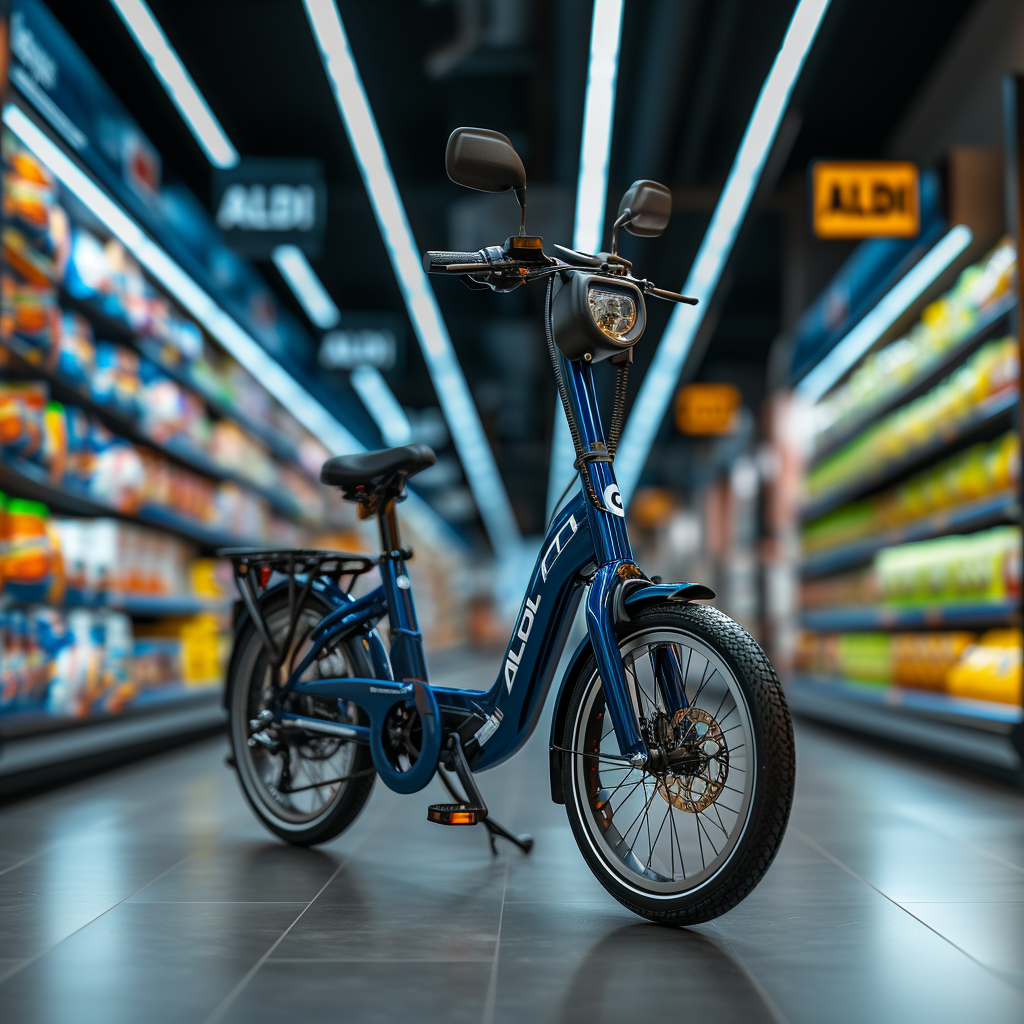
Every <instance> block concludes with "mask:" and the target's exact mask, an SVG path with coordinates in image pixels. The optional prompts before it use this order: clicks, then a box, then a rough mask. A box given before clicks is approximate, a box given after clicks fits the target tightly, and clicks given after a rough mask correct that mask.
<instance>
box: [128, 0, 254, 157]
mask: <svg viewBox="0 0 1024 1024" xmlns="http://www.w3.org/2000/svg"><path fill="white" fill-rule="evenodd" d="M110 2H111V3H112V4H113V5H114V8H115V10H116V11H117V13H118V14H119V15H120V16H121V20H122V21H123V22H124V23H125V25H126V26H127V27H128V31H129V32H131V34H132V35H133V36H134V38H135V42H136V43H137V44H138V46H139V49H140V50H141V51H142V52H143V54H145V57H146V60H148V61H149V64H150V67H152V69H153V71H154V72H156V76H157V78H159V79H160V81H161V83H162V84H163V87H164V89H166V90H167V95H168V96H170V97H171V102H172V103H173V104H174V105H175V106H176V107H177V108H178V111H179V113H180V114H181V116H182V117H183V118H184V119H185V123H186V124H187V125H188V126H189V129H190V130H191V132H192V134H193V135H194V136H195V137H196V141H197V142H198V143H199V145H200V146H202V147H203V152H204V153H206V156H207V158H208V159H209V161H210V163H211V164H213V165H214V166H215V167H234V166H235V164H237V163H238V152H237V151H236V149H235V147H234V146H232V145H231V140H230V139H229V138H228V137H227V135H225V134H224V129H223V128H221V126H220V122H219V121H218V120H217V118H216V117H214V115H213V111H212V110H210V107H209V105H208V104H207V102H206V100H205V99H204V98H203V94H202V93H201V92H200V91H199V90H198V89H197V88H196V83H195V82H193V81H192V76H191V75H190V74H189V73H188V71H186V70H185V65H184V64H182V63H181V59H180V58H179V57H178V55H177V53H175V51H174V47H173V46H171V44H170V42H168V40H167V36H166V35H164V30H163V29H162V28H161V27H160V23H159V22H158V21H157V20H156V18H154V17H153V12H152V11H151V10H150V9H149V7H148V5H147V4H146V3H145V0H110Z"/></svg>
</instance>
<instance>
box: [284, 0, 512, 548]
mask: <svg viewBox="0 0 1024 1024" xmlns="http://www.w3.org/2000/svg"><path fill="white" fill-rule="evenodd" d="M303 3H304V5H305V8H306V15H307V17H308V18H309V23H310V26H311V27H312V29H313V35H314V36H315V37H316V41H317V45H318V47H319V49H320V56H321V58H322V60H323V64H324V70H325V71H326V73H327V77H328V79H329V81H330V83H331V86H332V88H333V91H334V98H335V100H336V101H337V104H338V110H339V111H340V113H341V119H342V122H343V123H344V125H345V131H346V133H347V134H348V139H349V143H350V144H351V146H352V152H353V154H354V155H355V158H356V163H357V164H358V166H359V172H360V174H361V175H362V178H363V184H364V185H365V187H366V192H367V195H368V196H369V199H370V205H371V206H372V207H373V212H374V215H375V216H376V218H377V225H378V227H379V228H380V233H381V237H382V238H383V240H384V245H385V248H386V249H387V252H388V256H389V257H390V259H391V265H392V267H393V268H394V272H395V277H396V278H397V280H398V286H399V288H400V289H401V292H402V296H403V298H404V299H405V305H406V309H407V311H408V314H409V319H410V320H411V321H412V325H413V328H414V330H415V332H416V336H417V338H418V339H419V343H420V347H421V349H422V350H423V357H424V360H425V361H426V364H427V369H428V370H429V372H430V377H431V380H432V381H433V384H434V390H435V391H436V393H437V397H438V401H439V402H440V403H441V407H442V409H443V410H444V414H445V418H446V419H447V421H448V426H449V429H450V431H451V435H452V440H453V441H454V443H455V447H456V450H457V451H458V453H459V458H460V459H461V460H462V466H463V469H464V470H465V473H466V479H467V481H468V482H469V486H470V488H471V489H472V491H473V498H474V499H475V501H476V504H477V508H478V509H479V510H480V517H481V519H482V520H483V523H484V527H485V528H486V530H487V535H488V537H489V538H490V541H491V545H492V546H493V547H494V550H495V551H496V552H498V553H499V554H502V555H514V554H516V553H518V551H519V544H520V534H519V524H518V523H517V521H516V517H515V514H514V513H513V511H512V504H511V502H510V501H509V498H508V493H507V492H506V490H505V485H504V483H503V481H502V479H501V474H500V473H499V472H498V466H497V463H496V462H495V460H494V453H493V452H492V451H491V447H490V445H489V444H488V441H487V437H486V435H485V434H484V429H483V425H482V424H481V423H480V417H479V415H478V414H477V410H476V406H475V405H474V404H473V399H472V396H471V395H470V393H469V386H468V385H467V384H466V378H465V376H464V375H463V372H462V368H461V367H460V366H459V362H458V359H457V358H456V356H455V350H454V348H453V347H452V342H451V338H449V336H448V329H447V327H445V324H444V320H443V319H442V317H441V310H440V308H439V307H438V304H437V298H436V296H435V295H434V292H433V290H432V289H431V287H430V284H429V282H428V281H427V277H426V273H425V272H424V270H423V265H422V263H421V262H420V252H419V249H418V248H417V245H416V240H415V238H413V234H412V229H411V228H410V227H409V221H408V218H407V217H406V214H405V208H404V207H403V205H402V200H401V197H400V196H399V194H398V186H397V185H396V183H395V178H394V175H393V174H392V171H391V164H390V163H389V161H388V158H387V154H386V153H385V151H384V144H383V142H382V141H381V137H380V132H379V131H378V130H377V122H376V121H375V120H374V116H373V111H372V110H371V109H370V102H369V100H368V99H367V96H366V91H365V89H364V88H363V82H362V79H361V78H360V76H359V69H358V68H357V67H356V64H355V59H354V58H353V56H352V50H351V48H350V47H349V43H348V37H347V36H346V35H345V28H344V25H343V24H342V22H341V16H340V15H339V14H338V9H337V7H336V6H335V4H334V2H333V0H303ZM439 159H440V157H439Z"/></svg>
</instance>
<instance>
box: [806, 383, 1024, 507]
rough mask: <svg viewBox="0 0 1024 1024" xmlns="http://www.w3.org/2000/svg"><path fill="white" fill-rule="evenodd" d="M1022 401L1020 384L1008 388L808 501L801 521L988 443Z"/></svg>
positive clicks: (1007, 422)
mask: <svg viewBox="0 0 1024 1024" xmlns="http://www.w3.org/2000/svg"><path fill="white" fill-rule="evenodd" d="M1019 400H1020V393H1019V391H1018V390H1017V387H1016V385H1014V386H1013V387H1012V388H1005V389H1004V390H1002V391H1000V392H999V393H998V394H995V395H991V396H990V397H988V398H986V399H985V400H984V401H983V402H979V403H978V405H977V406H975V408H974V412H973V414H972V415H971V416H969V417H968V418H967V419H965V420H962V421H961V422H959V423H953V424H948V425H945V426H944V427H943V428H941V429H940V430H938V431H937V432H936V434H935V435H934V436H933V437H932V438H931V440H930V441H929V442H928V443H927V444H924V445H922V446H921V447H920V448H917V449H915V450H914V451H911V452H907V454H906V455H904V456H902V457H901V458H897V459H893V460H892V461H890V462H887V463H883V464H882V465H881V466H880V467H879V468H878V469H876V470H875V471H874V472H871V473H866V474H864V475H863V476H861V477H858V478H856V479H854V480H851V481H848V482H847V483H845V484H842V485H841V486H839V487H837V488H835V489H834V490H832V491H829V492H826V493H825V494H823V495H820V496H819V497H816V498H813V499H811V500H810V501H808V502H807V503H806V504H805V505H804V506H803V508H802V509H801V513H800V518H801V520H802V521H803V522H810V521H811V520H813V519H818V518H820V517H821V516H823V515H825V513H826V512H831V511H832V510H833V509H836V508H839V506H840V505H845V504H847V502H850V501H854V500H856V499H857V498H863V497H865V496H867V495H868V494H871V493H873V492H874V491H878V490H881V489H882V488H883V487H885V486H886V485H888V484H893V483H896V482H898V481H900V480H903V479H905V478H906V477H907V476H908V475H909V474H911V473H913V472H916V471H917V470H919V469H923V468H924V467H925V466H927V465H928V464H929V463H932V462H935V461H937V460H938V459H940V458H942V457H943V456H945V455H952V454H954V453H955V452H956V451H958V450H959V449H961V448H966V447H967V446H968V445H971V444H974V443H975V442H976V441H982V440H985V439H986V438H988V437H992V436H994V435H995V434H998V433H999V432H1000V431H1002V430H1006V429H1007V428H1008V427H1009V426H1010V425H1011V423H1012V420H1013V410H1014V409H1015V408H1016V406H1017V404H1018V402H1019Z"/></svg>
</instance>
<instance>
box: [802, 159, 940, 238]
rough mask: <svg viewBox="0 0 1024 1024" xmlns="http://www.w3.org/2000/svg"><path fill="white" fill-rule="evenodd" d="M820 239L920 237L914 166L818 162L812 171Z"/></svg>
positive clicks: (908, 164) (916, 172)
mask: <svg viewBox="0 0 1024 1024" xmlns="http://www.w3.org/2000/svg"><path fill="white" fill-rule="evenodd" d="M811 186H812V188H811V191H812V193H813V203H814V233H815V234H816V235H817V236H818V237H819V238H916V237H917V235H918V234H920V231H921V211H920V204H919V202H918V171H917V165H916V164H912V163H904V162H897V161H880V160H879V161H868V160H844V161H830V160H819V161H818V162H817V163H815V164H814V165H813V166H812V167H811Z"/></svg>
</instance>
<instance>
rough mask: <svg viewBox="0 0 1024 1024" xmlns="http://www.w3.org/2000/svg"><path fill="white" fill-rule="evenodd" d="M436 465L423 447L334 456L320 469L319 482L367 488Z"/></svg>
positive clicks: (424, 446) (404, 446)
mask: <svg viewBox="0 0 1024 1024" xmlns="http://www.w3.org/2000/svg"><path fill="white" fill-rule="evenodd" d="M435 462H437V456H436V455H435V454H434V453H433V452H432V451H431V450H430V449H429V448H428V447H427V446H426V445H425V444H403V445H401V446H400V447H398V448H383V449H381V450H380V451H376V452H358V453H357V454H355V455H335V456H334V458H333V459H328V460H327V461H326V462H325V463H324V464H323V468H322V469H321V470H320V482H321V483H322V484H328V485H330V486H331V487H357V486H359V485H360V484H362V485H363V486H365V487H370V486H372V485H373V484H376V483H379V482H383V481H384V480H386V479H387V478H388V477H391V476H394V475H395V474H397V473H401V474H402V475H403V476H405V477H410V476H412V475H413V473H418V472H419V471H420V470H421V469H426V468H427V467H428V466H432V465H433V464H434V463H435Z"/></svg>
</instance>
